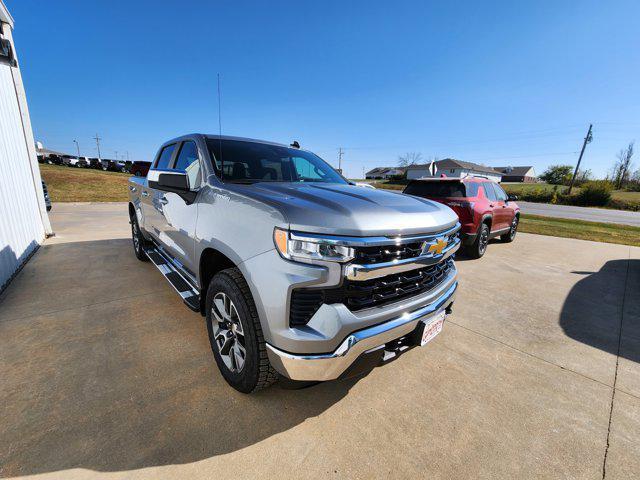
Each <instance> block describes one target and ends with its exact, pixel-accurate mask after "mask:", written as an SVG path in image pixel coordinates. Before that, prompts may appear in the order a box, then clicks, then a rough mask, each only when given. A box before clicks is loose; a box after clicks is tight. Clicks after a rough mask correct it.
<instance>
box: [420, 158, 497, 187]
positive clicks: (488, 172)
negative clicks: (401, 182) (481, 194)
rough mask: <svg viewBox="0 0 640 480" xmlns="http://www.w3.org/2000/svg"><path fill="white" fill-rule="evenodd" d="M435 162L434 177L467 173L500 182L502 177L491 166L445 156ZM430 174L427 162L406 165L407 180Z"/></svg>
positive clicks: (460, 175)
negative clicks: (435, 170)
mask: <svg viewBox="0 0 640 480" xmlns="http://www.w3.org/2000/svg"><path fill="white" fill-rule="evenodd" d="M435 164H436V167H437V172H436V175H435V176H436V177H440V176H442V175H446V176H447V177H457V178H460V177H466V176H468V175H478V176H482V177H487V178H488V179H490V180H493V181H495V182H500V180H501V179H502V173H500V172H497V171H495V170H494V169H493V168H491V167H485V166H483V165H477V164H475V163H471V162H463V161H462V160H455V159H453V158H445V159H444V160H438V161H437V162H435ZM431 176H432V175H431V173H430V172H429V164H425V165H411V166H409V167H407V179H409V180H411V179H415V178H431Z"/></svg>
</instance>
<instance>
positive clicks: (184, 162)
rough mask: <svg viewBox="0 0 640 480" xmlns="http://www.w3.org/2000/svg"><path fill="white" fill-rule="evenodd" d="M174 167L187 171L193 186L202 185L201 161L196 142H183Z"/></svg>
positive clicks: (190, 184)
mask: <svg viewBox="0 0 640 480" xmlns="http://www.w3.org/2000/svg"><path fill="white" fill-rule="evenodd" d="M173 169H174V170H178V171H180V172H186V174H187V176H188V177H189V186H190V187H191V188H198V187H199V186H200V161H199V160H198V147H196V144H195V142H191V141H187V142H184V143H183V144H182V147H181V148H180V153H179V154H178V158H177V159H176V164H175V166H174V167H173Z"/></svg>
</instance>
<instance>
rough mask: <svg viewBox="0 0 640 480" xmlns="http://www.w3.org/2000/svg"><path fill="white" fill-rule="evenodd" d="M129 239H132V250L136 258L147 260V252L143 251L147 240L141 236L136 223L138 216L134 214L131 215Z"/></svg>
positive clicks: (142, 260)
mask: <svg viewBox="0 0 640 480" xmlns="http://www.w3.org/2000/svg"><path fill="white" fill-rule="evenodd" d="M131 240H132V241H133V251H134V252H135V254H136V258H137V259H138V260H140V261H141V262H148V261H149V257H147V253H146V252H145V251H144V249H145V247H146V245H147V243H148V242H147V240H145V238H144V237H143V236H142V232H141V231H140V226H139V225H138V218H137V217H136V216H135V215H133V216H132V217H131Z"/></svg>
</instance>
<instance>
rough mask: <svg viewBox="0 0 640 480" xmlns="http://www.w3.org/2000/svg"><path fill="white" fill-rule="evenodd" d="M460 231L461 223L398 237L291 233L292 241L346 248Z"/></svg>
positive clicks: (401, 241) (422, 239) (393, 243)
mask: <svg viewBox="0 0 640 480" xmlns="http://www.w3.org/2000/svg"><path fill="white" fill-rule="evenodd" d="M458 230H460V222H456V224H455V225H454V226H453V227H451V228H448V229H447V230H441V231H439V232H433V233H424V234H419V235H405V236H396V237H349V236H343V235H323V234H318V233H304V232H296V231H292V232H291V233H290V236H291V239H292V240H301V241H307V242H317V241H318V240H322V241H323V242H326V243H329V244H331V245H344V246H346V247H375V246H385V245H403V244H405V243H414V242H419V241H425V240H433V239H435V238H438V237H443V236H447V235H451V234H453V233H456V232H457V231H458Z"/></svg>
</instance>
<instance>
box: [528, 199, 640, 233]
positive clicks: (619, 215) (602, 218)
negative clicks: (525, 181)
mask: <svg viewBox="0 0 640 480" xmlns="http://www.w3.org/2000/svg"><path fill="white" fill-rule="evenodd" d="M518 205H520V208H521V210H522V212H523V213H530V214H532V215H544V216H546V217H557V218H572V219H575V220H586V221H589V222H604V223H619V224H622V225H633V226H636V227H640V212H631V211H627V210H610V209H608V208H588V207H573V206H571V205H553V204H550V203H531V202H521V201H518Z"/></svg>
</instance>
